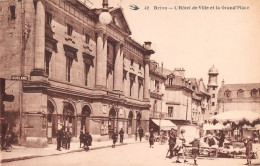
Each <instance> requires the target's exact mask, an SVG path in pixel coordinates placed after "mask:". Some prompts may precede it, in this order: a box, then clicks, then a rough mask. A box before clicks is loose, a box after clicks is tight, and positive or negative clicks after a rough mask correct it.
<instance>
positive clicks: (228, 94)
mask: <svg viewBox="0 0 260 166" xmlns="http://www.w3.org/2000/svg"><path fill="white" fill-rule="evenodd" d="M224 96H225V97H226V98H230V97H231V91H230V90H226V91H225V93H224Z"/></svg>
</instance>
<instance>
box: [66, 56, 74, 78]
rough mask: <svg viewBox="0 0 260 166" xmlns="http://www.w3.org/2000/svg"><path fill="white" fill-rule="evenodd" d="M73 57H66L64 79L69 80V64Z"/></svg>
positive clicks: (70, 64)
mask: <svg viewBox="0 0 260 166" xmlns="http://www.w3.org/2000/svg"><path fill="white" fill-rule="evenodd" d="M72 61H73V59H72V58H71V57H66V81H68V82H70V81H71V66H72Z"/></svg>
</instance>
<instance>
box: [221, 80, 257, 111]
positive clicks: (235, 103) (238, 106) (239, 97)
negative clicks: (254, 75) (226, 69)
mask: <svg viewBox="0 0 260 166" xmlns="http://www.w3.org/2000/svg"><path fill="white" fill-rule="evenodd" d="M234 110H235V111H239V110H244V111H257V112H260V83H251V84H250V83H248V84H225V83H224V81H222V86H221V87H220V89H219V92H218V112H219V113H222V112H226V111H234Z"/></svg>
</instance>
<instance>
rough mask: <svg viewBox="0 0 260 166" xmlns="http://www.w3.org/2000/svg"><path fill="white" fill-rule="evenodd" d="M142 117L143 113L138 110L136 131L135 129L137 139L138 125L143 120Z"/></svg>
mask: <svg viewBox="0 0 260 166" xmlns="http://www.w3.org/2000/svg"><path fill="white" fill-rule="evenodd" d="M141 117H142V114H141V112H138V113H137V114H136V131H135V140H136V141H137V133H138V132H137V126H139V125H140V121H141Z"/></svg>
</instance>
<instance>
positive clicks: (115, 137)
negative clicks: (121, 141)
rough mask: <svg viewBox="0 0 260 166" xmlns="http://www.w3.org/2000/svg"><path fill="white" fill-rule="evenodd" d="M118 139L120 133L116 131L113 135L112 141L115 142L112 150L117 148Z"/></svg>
mask: <svg viewBox="0 0 260 166" xmlns="http://www.w3.org/2000/svg"><path fill="white" fill-rule="evenodd" d="M117 137H118V133H117V131H116V132H114V133H113V134H112V140H113V144H112V148H115V147H116V142H117Z"/></svg>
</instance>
